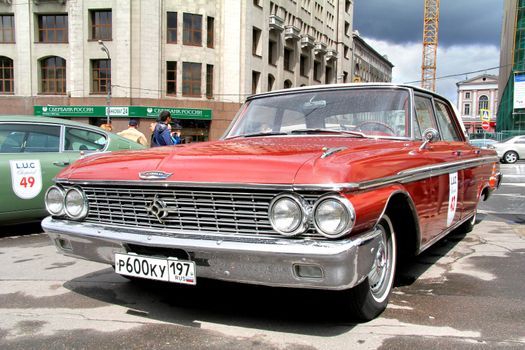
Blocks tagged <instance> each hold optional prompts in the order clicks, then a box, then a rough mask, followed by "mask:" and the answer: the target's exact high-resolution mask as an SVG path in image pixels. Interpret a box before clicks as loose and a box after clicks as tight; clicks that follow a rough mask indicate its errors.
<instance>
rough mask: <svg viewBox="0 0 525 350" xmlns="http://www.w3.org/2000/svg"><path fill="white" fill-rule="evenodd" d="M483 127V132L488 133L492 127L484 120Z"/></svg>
mask: <svg viewBox="0 0 525 350" xmlns="http://www.w3.org/2000/svg"><path fill="white" fill-rule="evenodd" d="M481 127H482V128H483V130H485V131H487V130H488V129H489V127H490V123H489V121H488V120H484V121H483V122H482V123H481Z"/></svg>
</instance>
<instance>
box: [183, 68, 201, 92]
mask: <svg viewBox="0 0 525 350" xmlns="http://www.w3.org/2000/svg"><path fill="white" fill-rule="evenodd" d="M182 95H183V96H190V97H201V64H200V63H191V62H184V63H183V64H182Z"/></svg>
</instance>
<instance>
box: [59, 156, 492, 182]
mask: <svg viewBox="0 0 525 350" xmlns="http://www.w3.org/2000/svg"><path fill="white" fill-rule="evenodd" d="M498 161H499V158H498V157H496V156H487V157H482V158H474V159H467V160H459V161H455V162H449V163H441V164H436V165H427V166H423V167H418V168H413V169H408V170H403V171H401V172H399V173H397V174H396V175H392V176H386V177H383V178H379V179H374V180H369V181H363V182H345V183H332V184H285V185H283V184H261V183H232V182H185V181H184V182H183V181H157V180H148V181H147V182H146V181H141V180H125V181H118V180H102V179H101V180H96V181H86V180H69V179H66V178H56V179H55V182H60V183H61V184H71V185H109V186H111V185H133V186H135V185H140V186H144V187H147V186H163V187H166V188H168V187H200V188H231V189H261V190H275V189H279V190H283V191H343V190H346V191H356V190H368V189H371V188H375V187H382V186H386V185H390V184H393V183H409V182H413V181H418V180H422V179H426V178H430V177H434V176H440V175H444V174H448V173H450V172H454V171H460V170H464V169H468V168H472V167H475V166H479V165H483V164H489V163H493V162H498Z"/></svg>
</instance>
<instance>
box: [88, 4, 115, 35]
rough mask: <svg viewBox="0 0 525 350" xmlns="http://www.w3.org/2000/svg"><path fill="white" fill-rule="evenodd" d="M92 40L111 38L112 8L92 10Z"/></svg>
mask: <svg viewBox="0 0 525 350" xmlns="http://www.w3.org/2000/svg"><path fill="white" fill-rule="evenodd" d="M89 13H90V20H91V40H111V25H112V18H111V17H112V14H111V10H91V11H89Z"/></svg>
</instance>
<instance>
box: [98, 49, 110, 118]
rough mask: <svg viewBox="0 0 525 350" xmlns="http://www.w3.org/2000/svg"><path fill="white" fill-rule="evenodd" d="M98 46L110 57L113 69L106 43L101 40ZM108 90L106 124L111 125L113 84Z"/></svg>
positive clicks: (108, 85) (107, 87)
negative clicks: (110, 111) (110, 112)
mask: <svg viewBox="0 0 525 350" xmlns="http://www.w3.org/2000/svg"><path fill="white" fill-rule="evenodd" d="M98 44H99V45H100V49H101V50H102V51H104V52H105V53H106V55H107V56H108V65H109V67H111V56H110V55H109V50H108V48H107V46H106V45H105V44H104V42H103V41H102V40H99V41H98ZM109 69H110V74H111V68H109ZM106 89H107V90H108V96H107V97H106V104H107V107H106V124H108V125H109V124H111V120H110V119H109V107H110V106H111V83H109V84H107V86H106Z"/></svg>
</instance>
